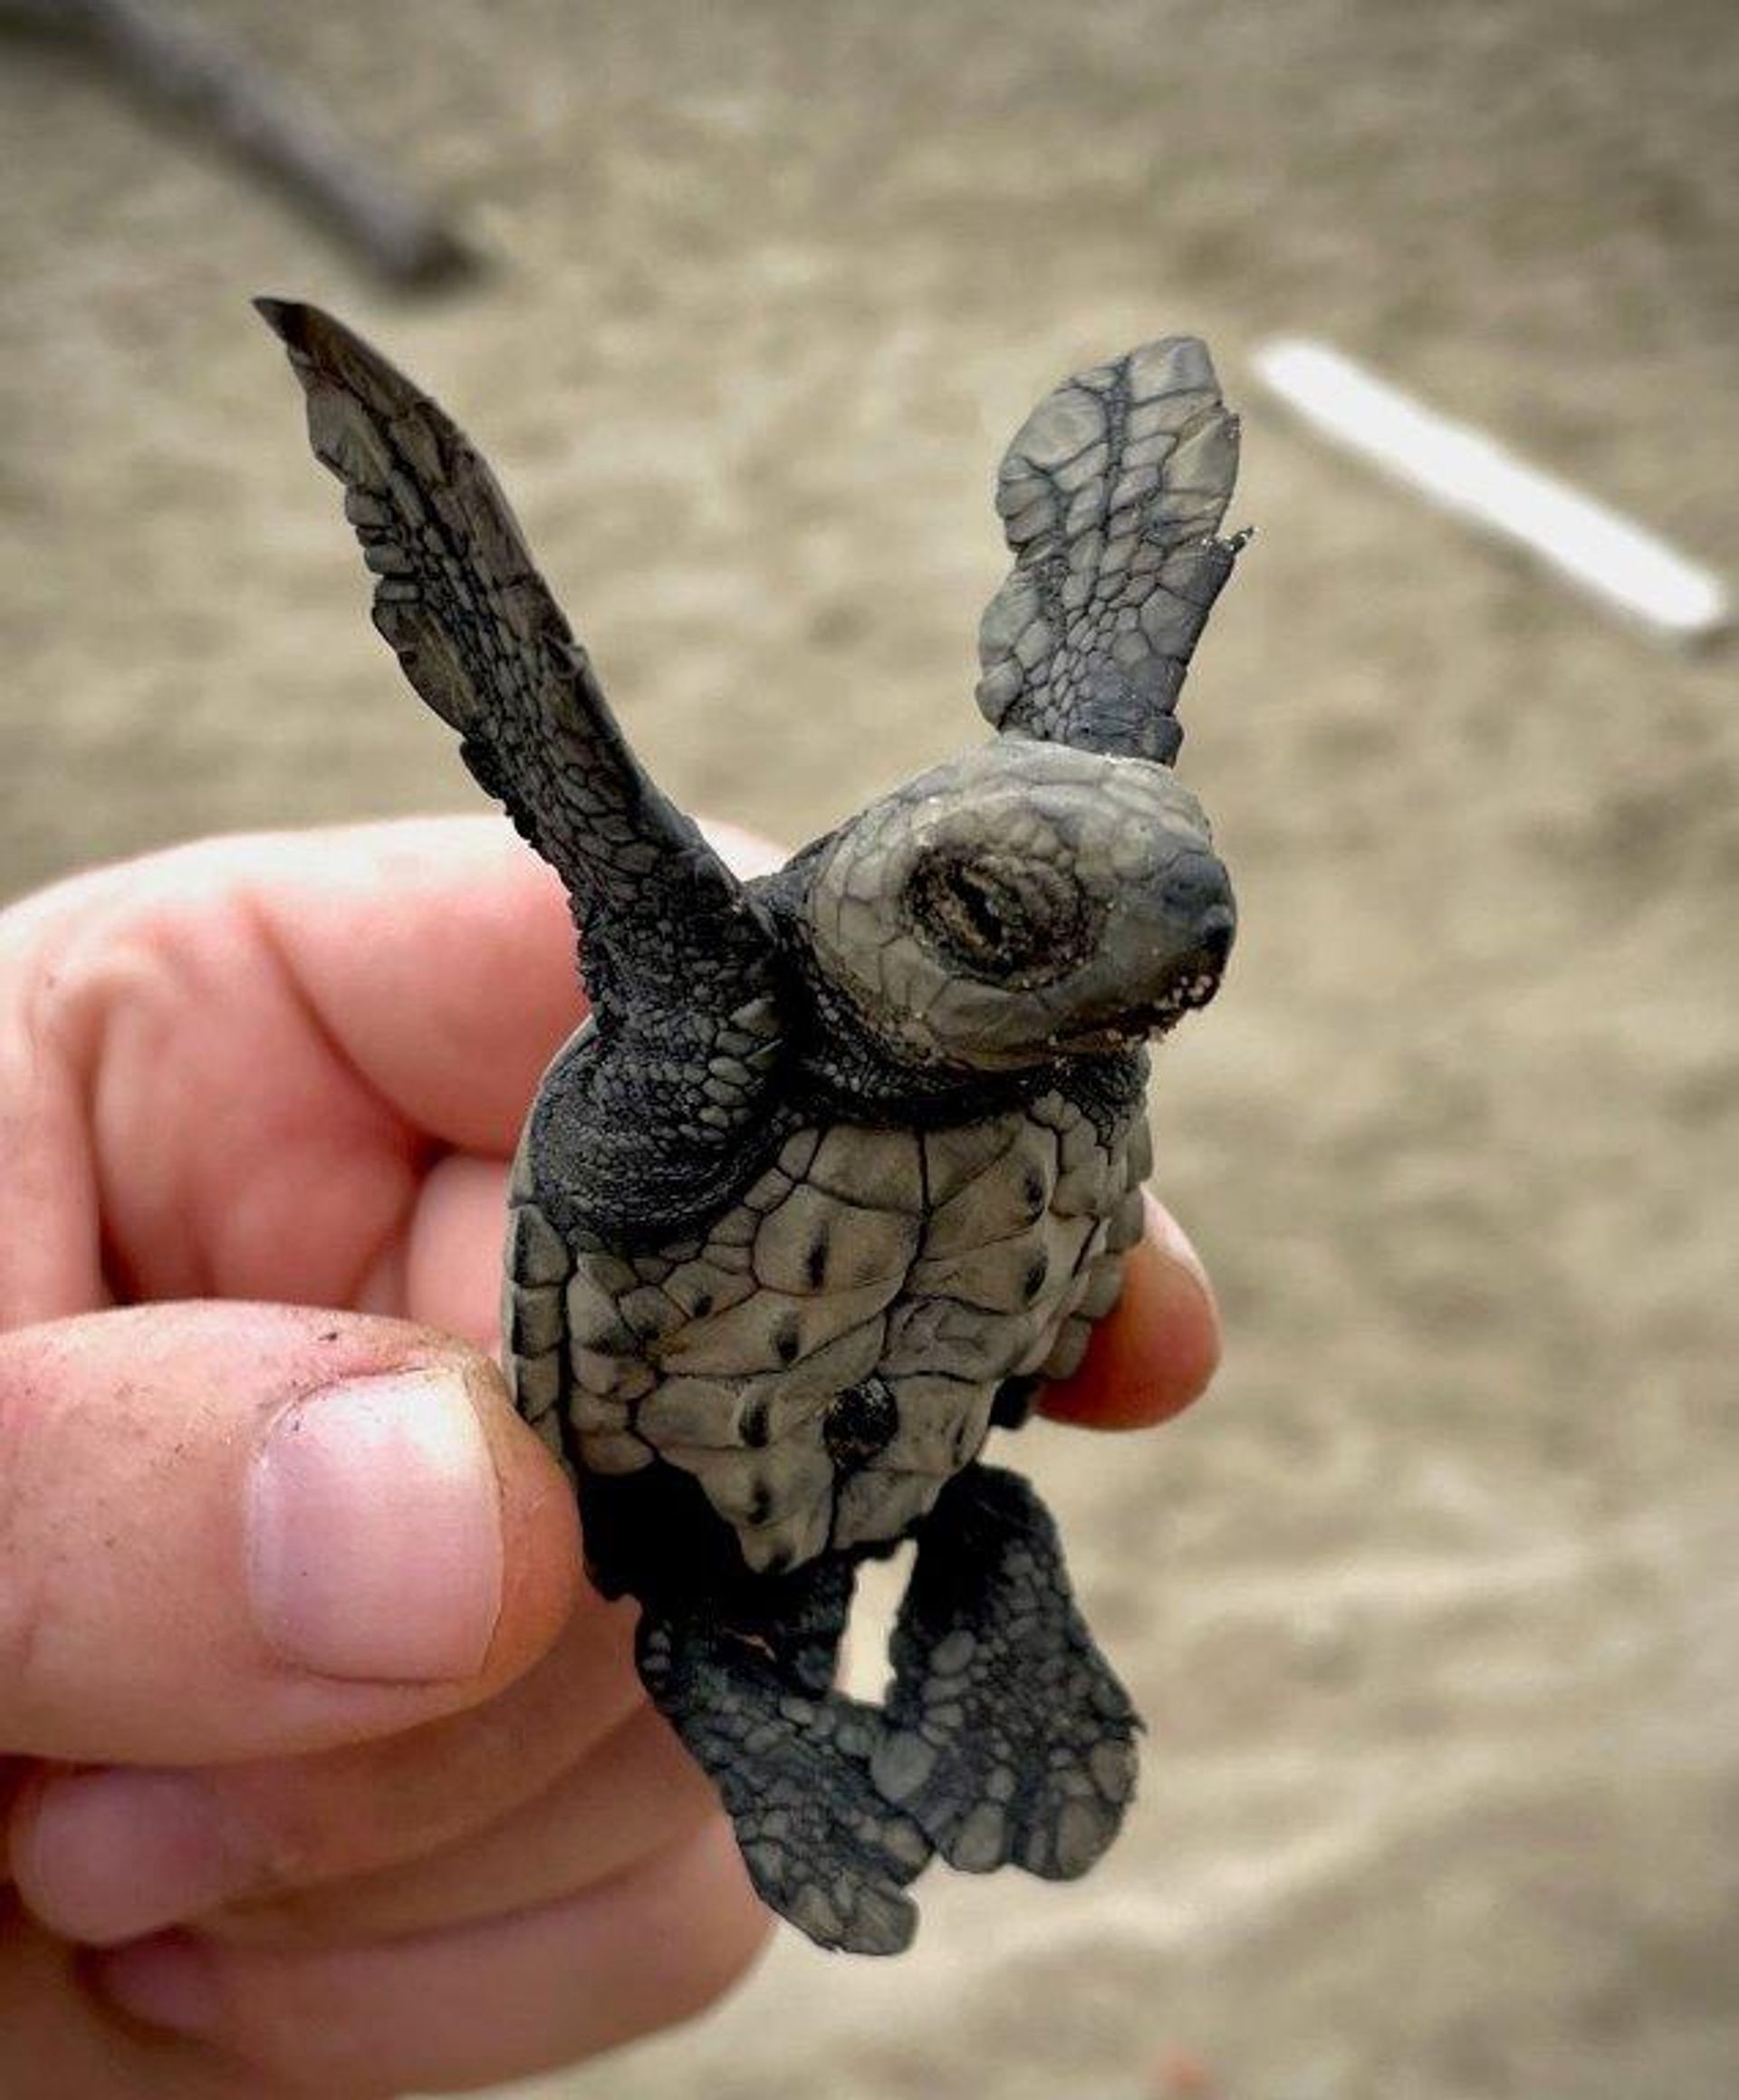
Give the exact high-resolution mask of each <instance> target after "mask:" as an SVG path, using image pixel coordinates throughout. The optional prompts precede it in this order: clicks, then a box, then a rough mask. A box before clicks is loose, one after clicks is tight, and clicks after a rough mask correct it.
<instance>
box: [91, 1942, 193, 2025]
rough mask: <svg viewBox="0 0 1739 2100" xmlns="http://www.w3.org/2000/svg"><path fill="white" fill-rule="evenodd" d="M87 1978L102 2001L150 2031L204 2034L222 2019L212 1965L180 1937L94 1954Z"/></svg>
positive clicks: (134, 1944)
mask: <svg viewBox="0 0 1739 2100" xmlns="http://www.w3.org/2000/svg"><path fill="white" fill-rule="evenodd" d="M88 1973H89V1975H90V1978H91V1982H92V1983H93V1984H95V1986H96V1988H97V1989H99V1990H100V1991H101V1993H102V1994H103V1996H104V1997H105V1998H107V1999H110V2002H111V2003H113V2004H115V2005H118V2006H119V2007H120V2008H121V2010H122V2011H123V2012H130V2013H131V2014H132V2016H133V2018H135V2019H142V2020H143V2021H145V2023H146V2024H147V2025H148V2026H149V2027H154V2028H168V2029H169V2030H170V2031H171V2032H172V2033H175V2034H182V2035H204V2034H209V2033H211V2032H212V2030H213V2029H214V2028H216V2026H217V2023H218V2021H219V2020H220V2018H222V2016H223V1993H222V1991H221V1989H219V1986H218V1981H217V1964H216V1961H215V1960H213V1959H212V1957H211V1955H210V1953H209V1952H208V1951H207V1949H205V1948H204V1947H202V1946H201V1945H200V1944H199V1942H198V1941H197V1940H194V1939H190V1938H189V1937H188V1936H187V1934H186V1933H185V1932H164V1933H160V1934H159V1936H158V1937H157V1938H156V1939H154V1940H136V1941H134V1942H133V1944H132V1945H131V1946H130V1947H118V1948H116V1949H115V1950H114V1951H112V1952H110V1953H106V1954H99V1955H97V1956H96V1957H95V1958H94V1959H93V1960H91V1963H90V1965H89V1970H88Z"/></svg>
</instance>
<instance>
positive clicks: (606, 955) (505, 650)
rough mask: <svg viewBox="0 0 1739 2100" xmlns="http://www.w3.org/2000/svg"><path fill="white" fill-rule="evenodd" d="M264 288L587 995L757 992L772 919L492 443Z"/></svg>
mask: <svg viewBox="0 0 1739 2100" xmlns="http://www.w3.org/2000/svg"><path fill="white" fill-rule="evenodd" d="M255 304H256V305H257V306H258V308H259V310H260V312H261V313H262V314H263V315H264V318H265V320H266V322H267V323H269V324H270V326H271V327H272V328H273V330H274V332H276V333H277V335H278V336H279V337H280V338H281V339H282V340H283V343H284V345H285V347H286V349H287V350H288V351H289V353H290V362H291V366H292V368H293V371H295V374H296V377H297V379H298V380H300V381H301V382H302V386H303V391H304V392H305V393H306V395H307V397H308V432H309V438H310V441H311V443H312V448H313V451H314V455H315V457H316V458H318V459H319V460H320V461H321V463H322V465H323V466H325V467H329V468H330V469H331V472H332V473H333V474H335V475H336V476H337V477H338V478H339V479H340V480H341V482H342V483H343V484H344V487H345V498H344V509H345V515H347V516H348V517H349V519H350V520H351V524H352V525H353V526H354V527H355V529H356V535H357V537H358V539H359V540H360V542H361V544H362V550H363V559H364V560H365V561H366V562H367V564H368V565H369V567H370V570H372V571H373V572H374V573H375V575H376V576H377V577H378V578H379V579H380V580H379V582H378V583H377V584H376V586H375V597H374V623H375V625H376V626H377V627H378V628H379V629H380V632H381V634H382V635H383V636H384V637H385V638H386V640H387V641H389V643H390V644H391V645H392V647H393V649H394V650H396V651H397V652H398V656H399V663H400V665H401V666H402V667H403V669H404V672H405V675H406V676H407V678H408V679H409V680H410V682H411V684H412V685H413V686H414V687H415V688H416V689H417V690H418V693H420V694H421V696H422V698H424V699H425V700H426V701H427V702H428V705H429V706H430V707H431V708H433V709H434V710H435V712H436V713H437V715H439V716H440V717H441V718H442V719H443V720H444V721H446V722H447V723H450V724H451V725H452V727H454V728H456V729H457V730H458V732H459V734H460V736H461V737H462V738H463V743H462V745H461V747H460V748H461V750H462V752H463V755H464V757H465V760H466V764H467V765H468V766H470V768H471V770H472V772H473V773H474V774H475V775H476V776H477V778H478V780H479V781H480V782H481V783H482V785H484V786H485V788H486V789H487V790H488V791H489V793H490V794H491V795H495V796H497V797H498V798H499V799H500V800H501V801H502V802H503V803H504V804H506V806H507V810H508V813H509V814H510V815H511V816H512V817H513V820H514V824H516V825H517V826H518V828H519V830H520V831H521V832H522V833H524V836H525V837H526V838H527V839H529V840H530V842H531V843H532V844H533V845H534V846H535V847H536V848H537V850H538V852H539V853H542V854H543V858H544V859H545V860H546V861H548V862H550V864H551V865H552V867H553V868H554V869H555V871H556V872H557V873H558V874H559V875H560V876H561V877H562V881H563V882H564V883H565V884H566V885H567V888H568V891H569V893H570V896H571V897H572V903H573V910H574V917H575V919H576V920H577V922H578V924H579V927H580V931H581V954H582V964H583V968H584V971H585V978H586V983H587V987H588V989H589V991H590V993H591V1000H592V1004H593V1006H594V1007H597V1008H598V1009H600V1016H602V1017H604V1018H605V1019H606V1020H608V1019H610V1018H613V1017H614V1016H615V1015H616V1014H617V1013H621V1014H624V1015H628V1014H635V1015H639V1014H647V1013H650V1012H653V1011H663V1012H676V1011H686V1010H694V1009H697V1008H698V1009H702V1010H704V1011H706V1013H708V1014H710V1015H713V1016H724V1015H726V1014H729V1013H731V1012H733V1011H736V1010H740V1009H741V1008H743V1007H745V1006H746V1005H748V1004H749V1003H750V1002H751V1001H752V999H753V998H754V996H755V995H756V994H757V993H759V992H764V991H766V990H767V989H768V988H769V986H770V967H771V966H770V962H769V943H768V938H767V934H766V931H765V929H764V926H763V925H762V923H761V922H760V920H759V918H758V916H757V914H756V912H755V910H754V907H753V905H751V904H750V903H749V901H748V900H747V899H746V897H745V893H744V891H743V888H742V885H741V884H740V883H739V882H738V881H736V879H735V876H734V875H733V874H732V873H731V872H730V871H729V869H727V868H726V867H725V864H724V862H722V861H721V860H720V859H719V857H718V855H717V854H716V853H715V852H714V851H713V849H712V847H711V846H709V845H708V844H707V843H706V840H705V839H704V838H702V836H701V834H700V833H699V831H698V830H697V827H696V826H695V824H693V823H692V822H691V821H690V820H689V819H688V818H687V816H685V815H684V814H682V813H681V812H680V811H679V810H678V809H677V808H676V806H675V805H674V804H672V803H671V802H669V801H668V799H667V798H666V796H665V795H662V794H661V793H660V792H659V790H658V788H657V787H656V786H655V785H653V783H652V782H651V780H650V779H649V777H648V776H647V775H646V773H645V772H644V771H643V769H642V768H641V766H640V765H639V761H638V760H637V759H636V758H635V756H634V755H633V753H632V752H631V751H630V750H629V747H628V744H627V742H626V740H625V739H624V738H623V737H622V734H621V731H620V728H619V727H617V725H616V722H615V720H614V718H613V717H612V716H611V714H610V708H609V707H608V705H607V704H606V702H605V699H604V696H603V692H602V690H601V689H600V686H599V684H598V680H597V679H596V678H595V677H594V675H593V672H592V669H591V662H590V660H589V659H588V658H587V655H586V652H585V650H583V649H582V648H581V645H580V643H579V642H578V641H575V639H574V637H573V633H572V630H571V629H570V627H569V625H568V622H567V621H566V619H565V618H564V617H563V616H562V610H561V608H560V607H559V606H558V605H557V603H556V602H555V600H554V598H553V596H552V594H551V592H550V590H549V587H548V585H547V584H546V583H544V581H543V577H542V576H541V575H539V573H538V572H537V569H536V567H535V565H534V564H533V560H532V556H531V553H530V550H529V549H528V548H527V546H526V544H525V541H524V535H522V534H521V532H520V528H519V525H518V523H517V521H516V520H515V518H514V514H513V511H512V510H511V508H510V507H509V506H508V503H507V499H506V497H505V496H504V495H503V494H502V492H501V489H500V486H498V484H497V483H496V481H495V476H494V475H493V474H492V473H491V472H490V470H489V467H488V465H487V463H486V462H485V460H484V459H483V458H481V456H480V455H479V454H478V453H477V452H476V450H475V449H474V448H473V447H472V446H471V444H470V442H469V441H468V440H467V438H466V436H465V434H464V432H463V431H462V430H460V429H457V427H456V425H455V424H454V423H453V422H452V421H451V420H450V419H449V418H448V417H447V415H446V414H445V412H444V411H443V410H442V409H440V408H439V406H438V405H437V403H436V402H434V401H432V400H429V398H428V395H427V394H425V393H423V392H422V391H421V390H419V389H418V387H416V386H414V385H413V384H412V382H411V381H409V380H408V379H407V378H406V377H405V376H404V375H403V373H401V372H399V371H397V370H396V369H395V368H394V367H393V366H392V365H390V364H389V362H388V361H387V360H386V359H385V358H383V357H382V356H381V355H380V352H378V351H376V350H374V349H373V348H372V347H371V346H370V344H368V343H367V342H363V341H362V339H361V338H360V336H358V335H356V334H354V333H353V332H351V330H350V329H348V328H346V327H345V326H344V325H343V324H342V323H341V322H338V321H335V320H333V318H332V317H331V315H330V314H328V313H322V312H321V310H320V309H319V308H318V307H315V306H307V305H302V304H298V303H293V302H291V301H287V300H280V299H261V300H257V301H256V302H255ZM737 1033H738V1034H739V1035H742V1034H743V1033H745V1031H744V1030H743V1029H741V1028H739V1029H738V1030H737ZM748 1033H750V1034H754V1030H753V1029H751V1030H749V1031H748ZM687 1047H692V1045H688V1046H687ZM734 1055H735V1059H736V1061H737V1062H738V1063H741V1062H744V1056H743V1053H742V1051H741V1050H738V1051H737V1052H735V1054H734ZM701 1064H702V1065H703V1066H704V1065H705V1064H706V1056H705V1055H702V1057H701Z"/></svg>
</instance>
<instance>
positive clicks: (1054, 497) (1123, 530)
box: [978, 335, 1246, 766]
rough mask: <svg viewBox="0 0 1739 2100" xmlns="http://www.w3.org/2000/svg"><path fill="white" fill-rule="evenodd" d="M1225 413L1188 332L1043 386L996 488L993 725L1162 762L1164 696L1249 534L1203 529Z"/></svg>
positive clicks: (1166, 739) (1216, 510)
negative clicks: (1005, 547) (1000, 538)
mask: <svg viewBox="0 0 1739 2100" xmlns="http://www.w3.org/2000/svg"><path fill="white" fill-rule="evenodd" d="M1237 470H1238V421H1237V418H1236V417H1235V416H1234V415H1232V414H1230V413H1229V412H1228V410H1227V409H1226V407H1225V402H1224V401H1223V400H1221V399H1220V390H1219V383H1218V381H1216V380H1215V376H1214V367H1213V364H1212V362H1211V361H1209V358H1208V354H1207V351H1206V348H1205V346H1204V345H1203V344H1201V343H1200V342H1196V340H1195V338H1194V337H1193V336H1187V335H1179V336H1169V337H1167V338H1166V340H1164V341H1163V342H1150V343H1147V344H1145V345H1144V346H1143V347H1142V348H1141V349H1139V350H1132V351H1130V352H1129V354H1128V355H1127V356H1126V357H1119V358H1118V359H1117V360H1115V361H1114V362H1112V363H1110V364H1102V365H1096V366H1095V367H1094V368H1093V369H1092V370H1091V371H1083V372H1078V373H1077V374H1076V375H1075V376H1074V378H1072V379H1068V380H1064V381H1063V382H1062V385H1061V386H1059V387H1057V388H1056V389H1055V390H1053V391H1052V392H1051V393H1049V394H1047V395H1046V396H1045V398H1044V400H1042V401H1041V402H1040V403H1039V405H1038V407H1037V408H1036V409H1033V413H1032V414H1031V415H1030V416H1029V417H1028V418H1027V419H1026V421H1025V422H1024V423H1023V425H1022V426H1021V429H1020V430H1019V431H1018V432H1017V433H1016V435H1015V437H1014V441H1013V443H1012V444H1011V445H1010V446H1009V448H1008V452H1007V456H1006V457H1005V458H1004V461H1003V466H1002V471H1001V473H1000V475H999V476H998V477H997V482H996V507H997V509H998V510H999V511H1000V512H1001V513H1002V517H1003V525H1004V531H1005V532H1006V534H1007V536H1008V544H1009V547H1010V549H1011V550H1012V552H1013V553H1014V556H1015V562H1014V569H1013V570H1012V571H1011V572H1010V573H1009V575H1008V578H1007V580H1006V581H1005V582H1004V584H1003V587H1002V589H1001V590H1000V591H998V592H997V593H996V595H995V597H994V598H993V599H992V600H991V602H990V603H989V605H988V606H987V607H986V608H985V615H984V619H983V621H981V623H980V625H979V630H978V656H979V661H980V663H981V665H982V667H983V676H982V677H981V678H980V679H979V681H978V706H979V708H980V709H981V710H982V712H983V713H984V714H985V716H987V717H988V718H989V719H990V720H991V721H992V722H993V723H994V725H995V726H996V727H997V728H999V729H1003V730H1008V731H1013V732H1014V733H1016V734H1018V735H1021V736H1025V737H1035V738H1038V739H1039V740H1041V741H1042V742H1045V743H1050V744H1071V745H1073V746H1075V747H1077V748H1078V749H1081V750H1086V751H1101V752H1106V753H1110V754H1113V755H1115V756H1123V757H1130V758H1149V759H1156V760H1158V762H1159V763H1160V764H1162V765H1167V766H1168V765H1170V763H1171V761H1172V760H1173V759H1174V758H1175V757H1176V756H1177V747H1178V746H1179V745H1180V744H1181V743H1182V741H1183V730H1182V729H1181V728H1180V727H1179V726H1178V723H1177V715H1176V712H1175V710H1176V708H1177V693H1178V689H1179V688H1180V687H1181V686H1182V685H1183V682H1184V673H1185V671H1186V670H1187V668H1188V665H1189V660H1190V657H1191V655H1192V654H1193V653H1194V651H1195V648H1196V641H1197V639H1198V638H1199V636H1200V634H1201V631H1202V629H1203V627H1204V625H1205V624H1206V621H1207V616H1208V613H1209V612H1210V611H1211V610H1212V609H1213V605H1214V601H1215V598H1216V597H1218V595H1219V593H1220V589H1221V586H1222V585H1223V584H1224V583H1225V580H1226V578H1227V577H1228V576H1229V575H1230V574H1231V573H1232V564H1233V563H1234V561H1235V558H1236V556H1237V553H1238V549H1239V548H1240V547H1241V546H1242V545H1243V544H1244V537H1245V536H1246V535H1237V536H1235V538H1233V539H1230V540H1222V539H1218V538H1216V537H1215V535H1216V533H1217V532H1218V530H1219V526H1220V520H1221V519H1222V517H1224V515H1225V506H1226V505H1227V503H1228V502H1229V501H1230V500H1231V496H1232V486H1233V482H1234V480H1235V477H1236V475H1237Z"/></svg>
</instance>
